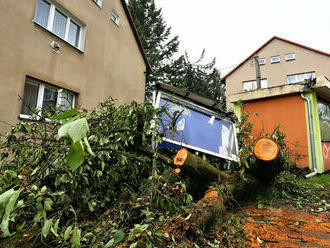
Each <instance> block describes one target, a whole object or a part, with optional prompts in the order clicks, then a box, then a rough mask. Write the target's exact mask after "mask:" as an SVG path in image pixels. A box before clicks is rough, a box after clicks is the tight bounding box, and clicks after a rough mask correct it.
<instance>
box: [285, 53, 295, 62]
mask: <svg viewBox="0 0 330 248" xmlns="http://www.w3.org/2000/svg"><path fill="white" fill-rule="evenodd" d="M295 59H296V55H295V54H294V53H288V54H285V60H286V61H290V60H295Z"/></svg>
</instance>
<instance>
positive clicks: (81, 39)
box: [33, 0, 86, 52]
mask: <svg viewBox="0 0 330 248" xmlns="http://www.w3.org/2000/svg"><path fill="white" fill-rule="evenodd" d="M39 1H43V2H46V3H48V4H49V5H50V8H49V13H48V20H47V25H45V26H43V25H42V24H41V23H39V22H38V21H37V14H38V11H37V9H38V4H39ZM56 10H57V11H58V12H59V13H61V14H62V15H64V16H65V17H66V18H67V19H66V25H65V34H64V38H63V37H60V36H59V35H57V34H56V33H55V32H54V31H53V27H54V20H55V12H56ZM33 22H34V23H35V24H36V25H38V26H39V27H42V28H44V29H46V30H47V31H48V32H50V33H51V34H53V35H55V36H56V37H58V38H59V39H61V40H62V41H64V42H65V43H67V44H69V45H70V46H72V47H74V48H76V49H78V50H79V51H81V52H83V51H84V46H85V34H86V25H85V24H84V23H83V22H82V21H80V20H79V19H78V18H77V17H75V16H74V15H72V14H71V13H70V12H69V11H68V10H67V9H65V8H64V7H63V6H61V5H60V4H58V3H57V2H55V1H53V0H37V1H36V6H35V12H34V17H33ZM71 22H73V23H74V24H76V25H77V26H78V27H79V32H78V40H76V44H77V45H76V44H72V43H70V42H69V32H70V24H71Z"/></svg>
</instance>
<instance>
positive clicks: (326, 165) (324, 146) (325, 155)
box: [322, 141, 330, 171]
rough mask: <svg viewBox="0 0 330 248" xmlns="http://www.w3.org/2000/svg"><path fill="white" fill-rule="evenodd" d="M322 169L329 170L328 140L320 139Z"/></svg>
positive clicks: (329, 153) (329, 146)
mask: <svg viewBox="0 0 330 248" xmlns="http://www.w3.org/2000/svg"><path fill="white" fill-rule="evenodd" d="M322 156H323V163H324V171H328V170H330V141H322Z"/></svg>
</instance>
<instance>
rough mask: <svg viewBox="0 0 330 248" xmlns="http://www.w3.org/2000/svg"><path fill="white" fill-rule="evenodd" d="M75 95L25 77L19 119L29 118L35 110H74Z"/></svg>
mask: <svg viewBox="0 0 330 248" xmlns="http://www.w3.org/2000/svg"><path fill="white" fill-rule="evenodd" d="M74 104H75V95H74V94H73V93H71V92H69V91H66V90H59V88H57V87H55V86H52V85H49V84H46V83H44V82H41V81H39V80H36V79H33V78H30V77H27V78H26V80H25V87H24V96H23V104H22V109H21V114H20V117H21V118H29V117H30V116H31V114H32V113H34V112H35V110H36V109H39V110H40V111H45V110H46V111H47V110H50V109H54V108H62V110H63V111H65V110H68V109H71V108H74Z"/></svg>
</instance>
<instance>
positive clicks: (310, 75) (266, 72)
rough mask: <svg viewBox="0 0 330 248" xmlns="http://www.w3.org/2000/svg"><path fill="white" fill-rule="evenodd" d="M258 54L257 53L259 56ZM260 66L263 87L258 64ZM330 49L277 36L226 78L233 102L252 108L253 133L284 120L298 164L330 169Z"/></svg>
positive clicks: (229, 100) (231, 105)
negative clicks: (258, 75) (257, 78)
mask: <svg viewBox="0 0 330 248" xmlns="http://www.w3.org/2000/svg"><path fill="white" fill-rule="evenodd" d="M256 56H257V57H256ZM257 61H258V64H259V68H260V79H261V80H260V81H261V84H260V86H261V87H260V88H258V89H257V80H256V77H257V76H256V75H257V73H256V63H257ZM329 78H330V54H328V53H325V52H322V51H319V50H316V49H313V48H310V47H307V46H303V45H301V44H298V43H295V42H292V41H288V40H285V39H283V38H280V37H273V38H271V39H270V40H269V41H267V42H266V43H265V44H263V45H262V46H261V47H260V48H259V49H258V50H257V51H255V52H254V53H252V54H251V55H250V56H249V57H248V58H247V59H245V60H244V61H243V62H242V63H240V64H239V65H238V66H237V67H236V68H234V69H233V70H232V71H231V72H229V73H228V74H227V75H226V76H224V77H223V78H222V80H224V81H225V82H226V89H227V107H228V108H232V109H234V111H235V113H236V114H237V115H238V116H240V115H241V114H242V111H248V112H249V113H250V116H249V120H250V121H251V122H252V123H253V130H252V135H254V136H256V137H258V136H260V135H261V134H262V133H269V134H270V133H272V132H273V130H274V128H275V126H276V125H280V126H281V128H282V130H283V131H284V133H285V135H286V143H287V145H288V146H289V148H290V150H291V151H292V152H293V153H295V154H296V155H298V156H299V157H300V158H299V160H298V161H297V165H298V167H301V168H303V167H310V168H311V169H312V170H315V171H317V172H318V173H322V172H324V171H327V170H329V169H330V153H329V151H330V81H329Z"/></svg>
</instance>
